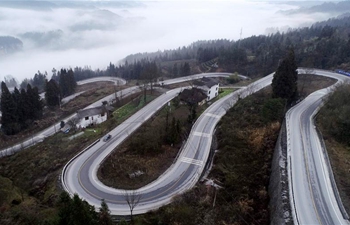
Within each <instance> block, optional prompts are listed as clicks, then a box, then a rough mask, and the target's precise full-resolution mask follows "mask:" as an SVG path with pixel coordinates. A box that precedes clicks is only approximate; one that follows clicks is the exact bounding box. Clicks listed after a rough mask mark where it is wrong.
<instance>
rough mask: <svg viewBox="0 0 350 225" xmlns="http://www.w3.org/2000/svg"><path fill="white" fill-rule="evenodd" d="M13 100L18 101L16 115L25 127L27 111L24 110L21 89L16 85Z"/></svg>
mask: <svg viewBox="0 0 350 225" xmlns="http://www.w3.org/2000/svg"><path fill="white" fill-rule="evenodd" d="M12 97H13V100H14V101H15V103H16V117H17V118H18V120H17V122H18V124H19V125H20V127H21V129H22V128H23V127H24V121H25V119H26V118H25V117H26V115H25V111H24V110H23V108H22V107H23V104H22V103H23V101H22V96H21V93H20V92H19V90H18V89H17V88H16V87H15V89H14V91H13V92H12Z"/></svg>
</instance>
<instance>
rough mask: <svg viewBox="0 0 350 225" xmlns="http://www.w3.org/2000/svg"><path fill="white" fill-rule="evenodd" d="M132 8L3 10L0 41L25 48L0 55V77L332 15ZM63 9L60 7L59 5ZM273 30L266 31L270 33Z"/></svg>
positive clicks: (203, 5)
mask: <svg viewBox="0 0 350 225" xmlns="http://www.w3.org/2000/svg"><path fill="white" fill-rule="evenodd" d="M142 3H143V4H136V3H135V2H134V3H133V5H132V7H131V6H130V5H123V6H121V5H111V4H100V5H99V4H97V3H96V4H95V5H93V6H86V5H84V7H81V5H80V6H79V5H78V6H79V7H78V6H77V5H75V6H74V7H73V6H67V5H63V6H62V5H60V6H59V7H52V6H50V8H49V9H50V10H36V9H33V8H30V9H26V8H25V7H22V8H18V7H17V8H13V7H12V8H10V7H4V6H3V7H1V5H0V23H1V27H2V28H1V30H0V36H13V37H17V38H19V39H20V40H21V41H22V42H23V49H22V51H20V52H17V53H15V54H11V55H4V54H3V55H1V54H0V68H1V69H0V79H1V78H3V77H4V76H5V75H8V74H11V75H12V76H14V77H16V78H17V79H18V80H22V79H24V78H31V77H33V75H34V74H35V73H36V71H38V70H40V71H42V72H43V71H48V73H49V74H51V72H50V71H51V70H52V68H53V67H55V68H56V69H60V68H61V67H75V66H81V67H83V66H86V65H89V66H91V67H92V68H93V69H97V68H101V69H104V68H105V67H106V66H107V65H108V64H109V62H113V63H116V62H118V61H119V60H120V59H122V58H123V57H125V56H126V55H128V54H132V53H137V52H146V51H157V50H163V49H172V48H177V47H180V46H184V45H188V44H190V43H192V42H194V41H196V40H208V39H223V38H225V39H233V40H237V39H239V38H240V36H241V30H242V38H244V37H249V36H251V35H259V34H265V31H266V28H268V27H270V28H281V27H285V26H286V25H287V26H288V27H291V28H296V27H299V26H301V25H305V24H311V23H313V22H316V21H320V20H324V19H327V18H329V17H330V16H331V15H329V14H325V13H318V14H308V15H300V14H298V15H288V16H287V15H284V14H283V13H279V12H281V11H283V10H290V9H296V8H298V7H297V6H295V5H294V6H293V5H287V4H280V3H278V4H272V3H264V2H247V1H200V2H198V1H180V2H179V1H162V2H147V1H143V2H142ZM62 4H63V3H62ZM271 30H273V29H270V31H271Z"/></svg>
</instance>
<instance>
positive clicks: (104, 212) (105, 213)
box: [98, 199, 113, 225]
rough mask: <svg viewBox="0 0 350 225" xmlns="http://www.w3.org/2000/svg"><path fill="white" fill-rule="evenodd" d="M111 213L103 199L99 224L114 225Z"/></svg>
mask: <svg viewBox="0 0 350 225" xmlns="http://www.w3.org/2000/svg"><path fill="white" fill-rule="evenodd" d="M110 213H111V211H109V208H108V205H107V203H106V202H105V200H104V199H102V202H101V208H100V212H99V213H98V215H99V223H98V224H101V225H112V224H113V222H112V218H111V215H110Z"/></svg>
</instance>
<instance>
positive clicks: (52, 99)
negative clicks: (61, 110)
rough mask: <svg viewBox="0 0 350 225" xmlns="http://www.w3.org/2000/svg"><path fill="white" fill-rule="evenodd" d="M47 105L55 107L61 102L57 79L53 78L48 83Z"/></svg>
mask: <svg viewBox="0 0 350 225" xmlns="http://www.w3.org/2000/svg"><path fill="white" fill-rule="evenodd" d="M45 100H46V105H47V106H49V107H54V106H57V105H59V104H60V89H59V87H58V85H57V83H56V81H55V80H53V79H51V80H50V81H49V82H47V84H46V93H45Z"/></svg>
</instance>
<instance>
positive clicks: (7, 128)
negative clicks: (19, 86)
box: [1, 81, 20, 135]
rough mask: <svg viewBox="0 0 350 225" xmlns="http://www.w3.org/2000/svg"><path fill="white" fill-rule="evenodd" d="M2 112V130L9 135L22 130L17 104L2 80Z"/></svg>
mask: <svg viewBox="0 0 350 225" xmlns="http://www.w3.org/2000/svg"><path fill="white" fill-rule="evenodd" d="M1 112H2V119H1V123H2V127H1V128H2V130H3V131H4V132H5V134H7V135H12V134H15V133H17V132H19V131H20V127H19V124H18V116H17V113H16V112H17V104H16V102H15V100H14V98H13V96H12V94H11V93H10V91H9V89H8V88H7V86H6V84H5V82H3V81H2V82H1Z"/></svg>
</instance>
